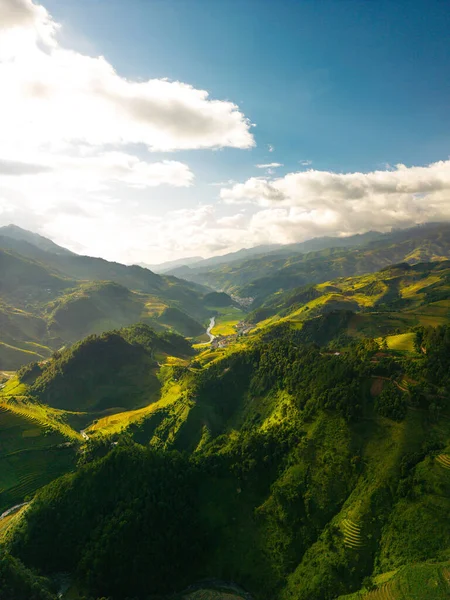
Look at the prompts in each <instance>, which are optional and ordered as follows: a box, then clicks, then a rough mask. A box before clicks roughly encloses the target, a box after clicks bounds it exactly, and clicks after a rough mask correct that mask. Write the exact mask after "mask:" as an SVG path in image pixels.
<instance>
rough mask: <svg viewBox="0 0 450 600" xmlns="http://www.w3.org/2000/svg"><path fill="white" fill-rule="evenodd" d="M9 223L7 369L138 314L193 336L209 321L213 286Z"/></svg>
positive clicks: (1, 332) (3, 241) (2, 342)
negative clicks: (77, 250) (68, 245)
mask: <svg viewBox="0 0 450 600" xmlns="http://www.w3.org/2000/svg"><path fill="white" fill-rule="evenodd" d="M5 230H6V233H7V235H0V270H1V272H2V280H1V281H0V324H1V325H2V327H1V329H0V369H6V370H12V369H16V368H19V367H20V366H21V365H23V364H26V363H28V362H31V361H33V360H39V359H40V360H42V359H46V358H48V356H49V355H50V354H51V353H52V351H53V350H55V349H57V348H59V347H61V346H63V345H67V344H71V343H73V342H75V341H77V340H80V339H82V338H83V337H85V336H86V335H88V334H90V333H101V332H103V331H108V330H111V329H115V328H120V327H124V326H126V325H131V324H132V323H136V322H138V321H143V322H146V323H148V324H151V325H152V326H153V327H154V328H155V329H157V330H164V329H167V328H173V329H175V330H177V331H179V332H180V333H182V334H183V335H189V336H199V335H201V334H202V333H203V332H204V330H205V329H206V322H207V320H208V317H210V316H211V309H210V308H209V307H208V306H207V305H205V303H204V300H203V298H204V296H205V295H207V294H208V292H209V291H210V290H209V289H208V288H205V287H203V286H201V285H198V284H195V283H190V282H186V281H183V280H180V279H177V278H175V277H173V276H161V275H157V274H156V273H153V272H152V271H149V270H148V269H144V268H142V267H137V266H133V267H129V266H126V265H121V264H119V263H112V262H108V261H106V260H103V259H98V258H92V257H87V256H78V255H75V254H73V253H70V252H67V253H64V252H63V250H64V249H59V247H58V246H56V245H54V244H53V242H51V241H50V240H46V239H45V238H42V237H41V236H37V237H35V236H36V234H33V233H31V232H26V231H24V230H22V229H20V228H16V227H13V226H8V227H4V228H2V231H3V232H5ZM34 242H36V243H38V245H35V244H34ZM47 242H48V243H47ZM43 248H45V249H43ZM49 249H50V250H51V251H49Z"/></svg>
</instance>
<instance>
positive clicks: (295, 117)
mask: <svg viewBox="0 0 450 600" xmlns="http://www.w3.org/2000/svg"><path fill="white" fill-rule="evenodd" d="M46 6H47V7H48V8H49V9H50V11H51V13H52V14H54V15H55V17H57V20H58V21H62V22H63V23H65V22H67V24H68V26H69V27H68V29H69V32H70V33H69V35H68V38H69V40H70V39H72V40H73V42H74V44H73V45H74V46H75V47H77V46H78V47H79V48H80V50H83V49H87V50H91V51H92V50H94V52H95V53H98V54H103V55H105V56H106V58H107V59H108V60H109V61H110V62H111V63H112V64H113V65H114V66H115V67H116V68H117V70H118V71H119V73H120V74H122V75H124V76H126V77H132V78H154V77H156V78H162V77H168V78H170V79H175V80H180V81H184V82H189V83H191V84H192V85H193V86H195V87H198V88H201V89H206V90H208V91H209V92H210V93H211V95H212V96H214V97H216V98H220V99H223V98H228V99H230V100H232V101H233V102H236V103H238V104H239V105H240V107H241V108H242V109H243V111H244V112H245V114H246V115H247V116H248V117H249V118H250V119H251V121H252V122H254V123H255V124H256V125H257V127H256V128H255V131H254V134H255V137H256V140H257V145H258V146H257V148H256V149H254V150H253V151H252V152H251V156H245V155H244V156H243V153H242V152H239V151H232V152H229V153H228V154H229V156H225V157H222V156H221V157H220V160H219V161H216V160H214V157H211V154H210V153H209V152H206V153H203V154H202V155H201V156H199V157H198V158H197V157H191V162H192V160H193V159H194V160H196V159H197V162H198V166H200V165H201V164H202V163H203V162H204V161H207V162H208V163H209V162H211V168H212V169H215V168H217V171H218V172H219V173H220V172H222V174H224V175H226V171H227V169H228V166H229V168H230V170H232V173H231V175H235V174H236V172H237V173H239V170H240V169H242V173H243V175H244V176H245V175H246V174H247V172H245V173H244V169H245V168H246V167H247V166H249V165H252V164H253V163H255V161H256V162H264V161H267V162H271V159H272V158H274V156H275V157H276V158H277V160H279V161H282V162H284V163H285V165H286V166H287V167H292V168H294V167H295V166H296V164H298V160H300V159H310V160H313V161H314V164H315V165H316V166H317V167H318V168H324V169H333V170H342V171H346V170H369V169H373V168H376V167H379V166H380V165H381V164H383V163H386V162H388V163H391V164H396V163H398V162H403V163H405V164H410V165H411V164H424V163H430V162H434V161H436V160H439V159H442V158H443V156H447V154H448V153H449V134H450V111H449V101H450V42H449V31H450V11H449V9H448V4H447V3H446V2H444V1H438V2H414V1H398V2H392V0H390V1H388V2H383V1H376V2H373V1H367V2H366V1H361V0H356V1H346V0H331V1H329V0H320V1H318V2H314V1H312V0H305V1H301V0H285V1H280V2H272V1H270V0H250V1H249V0H243V1H241V0H239V1H238V0H218V1H212V2H209V1H207V0H167V1H163V0H155V1H152V0H148V1H146V0H129V1H127V2H124V1H123V0H108V1H106V0H103V1H102V0H70V1H68V0H63V1H61V0H49V1H48V2H46ZM81 33H82V34H83V38H84V39H83V38H80V36H81ZM267 144H272V145H273V146H274V147H275V149H276V153H275V154H269V153H268V152H267ZM216 162H218V166H217V167H215V166H214V165H215V163H216ZM243 163H244V164H245V166H244V164H243ZM197 168H198V167H197ZM205 175H206V177H207V175H208V173H205Z"/></svg>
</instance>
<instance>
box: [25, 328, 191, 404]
mask: <svg viewBox="0 0 450 600" xmlns="http://www.w3.org/2000/svg"><path fill="white" fill-rule="evenodd" d="M158 353H165V354H170V355H172V356H178V357H186V356H190V355H192V348H191V346H190V344H188V343H187V342H186V340H185V339H184V338H182V337H181V336H177V335H176V334H170V335H167V334H159V335H158V334H156V333H155V332H154V331H153V330H152V329H151V328H150V327H148V326H147V325H133V326H132V327H129V328H125V329H121V330H119V331H113V332H108V333H103V334H101V335H99V336H97V335H91V336H89V337H87V338H85V339H84V340H83V341H81V342H78V343H76V344H75V345H74V346H72V347H71V348H67V349H65V350H63V351H62V352H60V353H59V355H58V356H57V357H56V358H55V359H54V360H52V361H49V362H48V363H46V364H44V365H42V366H38V367H36V368H35V369H34V370H32V375H33V377H32V382H30V376H29V375H28V374H27V373H28V372H27V370H24V371H23V373H24V374H22V375H21V377H22V380H23V381H26V382H27V383H28V384H29V385H30V393H31V395H33V396H35V397H36V398H37V399H38V400H39V401H40V402H43V403H45V404H48V405H49V406H52V407H54V408H59V409H64V410H72V411H77V412H85V411H91V412H92V411H103V410H107V409H115V411H116V412H117V411H118V407H120V409H122V410H125V409H134V408H139V405H144V406H146V405H148V404H149V403H150V401H151V399H152V398H153V397H155V396H157V395H158V393H159V391H160V388H161V385H160V382H159V380H158V378H157V376H156V371H157V367H158V361H157V358H156V356H157V354H158Z"/></svg>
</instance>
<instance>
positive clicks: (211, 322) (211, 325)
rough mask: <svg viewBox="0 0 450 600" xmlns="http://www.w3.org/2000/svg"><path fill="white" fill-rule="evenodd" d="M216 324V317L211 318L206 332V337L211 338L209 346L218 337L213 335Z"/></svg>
mask: <svg viewBox="0 0 450 600" xmlns="http://www.w3.org/2000/svg"><path fill="white" fill-rule="evenodd" d="M215 324H216V317H211V319H210V320H209V326H208V329H207V330H206V335H207V336H208V337H209V342H206V343H207V344H210V343H211V342H212V341H213V339H214V338H215V337H216V336H215V335H213V334H212V333H211V330H212V328H213V327H214V325H215Z"/></svg>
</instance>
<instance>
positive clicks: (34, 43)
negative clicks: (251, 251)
mask: <svg viewBox="0 0 450 600" xmlns="http://www.w3.org/2000/svg"><path fill="white" fill-rule="evenodd" d="M61 32H62V28H61V26H60V25H59V24H58V23H56V22H55V20H54V19H53V18H52V16H51V15H50V14H49V12H48V11H47V10H46V9H45V8H44V6H42V5H40V4H37V3H36V2H33V1H32V0H0V90H1V92H0V215H2V223H3V222H17V223H19V224H21V225H22V226H25V227H27V226H28V227H29V228H30V229H34V230H39V231H40V232H41V233H43V234H44V235H45V234H46V233H47V234H51V235H52V236H54V237H56V238H57V239H59V240H60V241H61V242H62V243H67V244H69V245H70V246H71V247H72V248H73V249H74V250H76V251H85V252H88V253H91V254H98V255H102V254H103V255H109V257H110V258H115V259H118V260H120V259H122V260H123V259H125V258H126V257H127V256H131V255H132V254H133V252H134V251H133V248H135V249H136V248H137V246H136V244H137V242H139V243H140V244H143V245H144V246H145V244H146V243H147V244H148V239H155V240H162V241H163V242H164V240H163V237H161V235H160V232H161V231H163V230H164V227H163V226H162V225H161V224H162V222H163V221H162V220H161V218H160V217H158V218H155V220H152V218H151V217H149V215H148V213H149V211H151V210H152V208H153V209H155V208H156V209H158V211H159V213H160V214H161V213H162V212H163V210H164V208H162V206H163V204H164V200H165V199H167V197H168V196H167V195H166V196H164V190H163V191H160V190H159V189H158V191H156V190H155V189H154V188H157V187H159V186H173V187H177V188H187V187H190V186H192V184H193V182H194V174H193V173H192V171H191V170H190V168H189V166H188V165H187V164H185V163H184V162H180V161H178V160H169V159H167V158H166V159H161V158H158V160H153V159H152V154H151V153H152V152H155V151H158V152H169V151H177V150H195V149H208V148H209V149H214V148H222V147H232V148H250V147H252V146H253V145H254V139H253V135H252V133H251V128H252V125H251V123H250V122H249V120H248V119H247V118H246V117H245V115H244V114H243V113H242V112H241V111H240V109H239V107H238V106H237V105H236V104H234V103H233V102H230V101H228V100H218V99H214V98H211V97H210V95H209V93H208V92H207V91H206V90H202V89H196V88H194V87H193V86H191V85H189V84H188V83H184V82H180V81H169V80H167V79H150V80H144V81H142V80H132V79H127V78H126V77H123V76H121V75H120V74H118V73H117V72H116V71H115V69H114V67H113V65H111V64H110V63H109V62H108V61H107V60H106V59H105V58H104V57H102V56H87V55H84V54H81V53H79V52H75V51H72V50H70V49H67V48H65V47H64V46H63V45H62V43H61V41H60V40H61V37H60V33H61ZM227 185H231V182H228V184H227ZM146 190H148V192H147V195H145V196H144V194H143V191H144V192H145V191H146ZM156 193H158V196H156V195H155V194H156ZM159 194H161V196H159ZM136 213H137V214H138V215H139V216H138V217H135V216H134V215H135V214H136ZM192 219H193V218H192V216H189V215H184V216H183V215H178V216H177V215H175V216H173V219H172V222H171V223H178V226H179V227H180V226H181V224H182V222H186V224H187V225H186V227H187V229H186V231H190V230H191V229H190V228H192V227H194V223H193V221H192ZM108 227H110V230H108ZM195 227H197V225H195ZM218 229H220V226H218ZM140 232H141V233H142V235H140ZM170 232H172V233H173V235H172V233H170ZM169 234H170V235H169ZM179 237H180V229H176V228H175V229H173V226H172V224H170V227H169V230H168V239H169V240H173V242H174V243H177V238H179ZM202 239H203V238H202ZM204 239H205V240H206V239H207V235H206V234H205V236H204ZM128 247H130V248H131V250H128ZM165 247H166V246H165ZM166 248H167V247H166ZM136 252H137V250H136ZM134 259H135V260H138V259H139V257H138V256H135V257H134Z"/></svg>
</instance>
